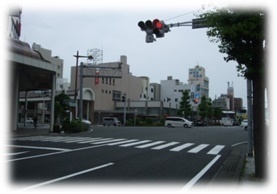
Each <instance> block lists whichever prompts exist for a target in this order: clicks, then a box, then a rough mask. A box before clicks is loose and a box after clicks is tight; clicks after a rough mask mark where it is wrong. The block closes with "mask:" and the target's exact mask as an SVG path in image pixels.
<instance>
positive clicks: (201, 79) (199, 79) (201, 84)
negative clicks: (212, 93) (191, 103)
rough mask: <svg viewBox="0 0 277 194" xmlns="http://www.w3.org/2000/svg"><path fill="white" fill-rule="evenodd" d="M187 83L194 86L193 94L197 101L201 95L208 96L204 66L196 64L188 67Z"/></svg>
mask: <svg viewBox="0 0 277 194" xmlns="http://www.w3.org/2000/svg"><path fill="white" fill-rule="evenodd" d="M188 83H189V84H190V85H194V86H195V89H194V91H195V92H194V94H193V95H194V99H195V100H196V101H198V103H200V100H201V97H202V96H203V95H205V96H206V97H207V98H209V78H208V77H207V76H206V72H205V68H204V67H201V66H199V65H196V66H195V67H194V68H190V69H189V79H188Z"/></svg>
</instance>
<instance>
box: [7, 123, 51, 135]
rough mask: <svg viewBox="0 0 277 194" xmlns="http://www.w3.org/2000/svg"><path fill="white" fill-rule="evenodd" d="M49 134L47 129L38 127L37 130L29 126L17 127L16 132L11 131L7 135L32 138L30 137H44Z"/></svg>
mask: <svg viewBox="0 0 277 194" xmlns="http://www.w3.org/2000/svg"><path fill="white" fill-rule="evenodd" d="M45 134H49V127H40V126H38V127H37V128H34V127H31V126H26V127H24V126H21V127H18V130H14V131H12V132H11V133H10V134H9V135H10V136H11V137H19V136H32V135H45Z"/></svg>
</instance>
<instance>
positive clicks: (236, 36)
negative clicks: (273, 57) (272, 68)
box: [200, 8, 265, 79]
mask: <svg viewBox="0 0 277 194" xmlns="http://www.w3.org/2000/svg"><path fill="white" fill-rule="evenodd" d="M200 17H201V18H205V20H206V22H207V24H208V26H210V28H209V29H208V31H207V35H208V37H209V38H211V41H212V42H216V43H219V52H221V53H225V54H227V56H226V57H224V60H225V61H227V62H228V61H236V62H237V63H238V65H237V70H238V72H239V73H240V75H242V76H244V77H246V78H248V79H253V76H255V75H256V74H257V73H259V74H264V65H265V63H264V61H265V60H264V58H263V56H264V55H263V52H264V50H263V49H261V48H260V47H257V46H256V45H257V44H260V43H258V42H259V41H263V40H265V30H264V28H265V26H264V25H265V22H264V20H265V16H264V13H263V10H243V11H242V10H235V9H227V8H224V9H220V10H215V11H208V12H206V13H203V14H200ZM262 44H263V43H262ZM257 53H258V56H259V57H260V58H259V59H258V63H259V64H258V65H259V66H260V67H258V66H257V65H256V64H257V63H256V62H257V61H255V60H256V59H257V57H258V56H257Z"/></svg>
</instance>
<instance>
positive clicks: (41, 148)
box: [9, 145, 70, 151]
mask: <svg viewBox="0 0 277 194" xmlns="http://www.w3.org/2000/svg"><path fill="white" fill-rule="evenodd" d="M9 147H14V148H30V149H40V150H53V151H70V149H62V148H52V147H38V146H23V145H9Z"/></svg>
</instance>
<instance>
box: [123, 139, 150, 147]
mask: <svg viewBox="0 0 277 194" xmlns="http://www.w3.org/2000/svg"><path fill="white" fill-rule="evenodd" d="M150 141H151V140H143V141H138V142H134V143H128V144H123V145H120V147H129V146H134V145H138V144H143V143H148V142H150Z"/></svg>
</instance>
